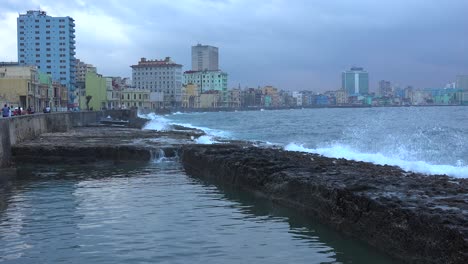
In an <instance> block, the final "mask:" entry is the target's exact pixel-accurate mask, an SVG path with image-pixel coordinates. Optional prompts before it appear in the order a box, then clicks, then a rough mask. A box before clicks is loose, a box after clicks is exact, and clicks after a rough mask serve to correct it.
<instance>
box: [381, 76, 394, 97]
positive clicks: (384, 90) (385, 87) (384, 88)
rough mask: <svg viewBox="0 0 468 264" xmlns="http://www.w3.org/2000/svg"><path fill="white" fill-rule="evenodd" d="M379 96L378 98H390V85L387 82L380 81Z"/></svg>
mask: <svg viewBox="0 0 468 264" xmlns="http://www.w3.org/2000/svg"><path fill="white" fill-rule="evenodd" d="M379 95H380V96H386V97H388V96H391V95H392V83H391V82H389V81H385V80H381V81H380V82H379Z"/></svg>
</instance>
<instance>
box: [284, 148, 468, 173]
mask: <svg viewBox="0 0 468 264" xmlns="http://www.w3.org/2000/svg"><path fill="white" fill-rule="evenodd" d="M284 149H285V150H287V151H298V152H307V153H316V154H320V155H323V156H326V157H331V158H344V159H349V160H356V161H366V162H371V163H374V164H379V165H392V166H398V167H400V168H402V169H403V170H406V171H413V172H419V173H424V174H447V175H449V176H453V177H457V178H468V166H458V165H462V164H457V166H452V165H439V164H429V163H427V162H424V161H407V160H402V159H400V158H398V157H388V156H386V155H383V154H382V153H363V152H359V151H356V150H354V149H352V148H350V147H348V146H345V145H340V144H336V145H333V146H330V147H323V148H315V149H312V148H306V147H304V145H301V144H296V143H289V144H288V145H286V146H285V147H284Z"/></svg>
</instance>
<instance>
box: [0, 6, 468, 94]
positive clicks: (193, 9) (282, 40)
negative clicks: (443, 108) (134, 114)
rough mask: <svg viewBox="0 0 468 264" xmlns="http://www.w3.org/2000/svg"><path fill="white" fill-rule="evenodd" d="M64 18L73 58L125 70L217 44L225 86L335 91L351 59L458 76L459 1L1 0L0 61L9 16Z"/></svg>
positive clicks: (10, 29)
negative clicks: (39, 13) (30, 13)
mask: <svg viewBox="0 0 468 264" xmlns="http://www.w3.org/2000/svg"><path fill="white" fill-rule="evenodd" d="M38 8H40V9H41V10H44V11H46V12H47V13H48V14H49V15H52V16H71V17H73V18H74V19H75V24H76V28H75V29H76V42H77V44H76V47H77V48H76V53H77V55H76V56H77V58H79V59H81V60H84V61H85V62H86V63H91V64H94V65H95V66H97V67H98V71H99V73H101V74H103V75H106V76H122V77H129V76H130V75H131V68H130V67H129V66H130V65H132V64H135V63H137V62H138V60H139V58H140V57H146V58H148V59H161V58H164V57H166V56H170V57H172V58H173V60H175V61H176V62H177V63H181V64H183V65H184V70H190V67H191V54H190V52H191V46H192V45H195V44H197V43H202V44H208V45H213V46H217V47H219V52H220V56H219V59H220V67H221V69H222V70H224V71H226V72H227V73H228V74H229V88H232V87H237V86H238V85H239V84H240V85H241V86H242V87H245V86H249V87H256V86H258V85H262V86H263V85H274V86H277V87H279V88H283V89H288V90H302V89H307V90H315V91H325V90H335V89H339V88H340V85H341V81H340V80H341V79H340V78H341V72H342V71H343V70H345V69H347V68H349V67H351V66H353V65H356V66H362V67H364V68H365V69H366V70H367V71H368V72H369V75H370V82H371V89H375V87H376V86H377V82H378V81H379V80H381V79H385V80H389V81H391V82H392V83H395V84H399V85H400V86H402V87H403V86H406V85H413V86H415V87H416V88H426V87H443V86H445V84H446V83H448V82H452V81H454V80H455V76H456V75H458V74H468V0H444V1H441V0H391V1H390V0H388V1H387V0H269V1H267V0H133V1H128V0H109V1H105V0H99V1H96V0H67V1H60V0H1V4H0V36H1V41H0V61H17V46H16V45H17V44H16V18H17V17H18V13H25V12H26V11H27V10H32V9H38Z"/></svg>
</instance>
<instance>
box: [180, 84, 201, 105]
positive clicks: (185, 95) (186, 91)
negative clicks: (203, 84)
mask: <svg viewBox="0 0 468 264" xmlns="http://www.w3.org/2000/svg"><path fill="white" fill-rule="evenodd" d="M200 94H201V91H200V88H199V87H198V85H196V84H187V85H184V86H183V87H182V107H184V108H199V107H200Z"/></svg>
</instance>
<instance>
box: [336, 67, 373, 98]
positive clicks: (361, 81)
mask: <svg viewBox="0 0 468 264" xmlns="http://www.w3.org/2000/svg"><path fill="white" fill-rule="evenodd" d="M341 89H343V90H345V91H346V92H347V94H348V96H352V95H364V94H368V93H369V73H368V72H367V71H365V70H364V69H363V68H361V67H351V69H350V70H349V71H344V72H343V73H342V74H341Z"/></svg>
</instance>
